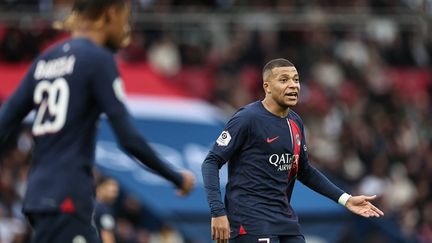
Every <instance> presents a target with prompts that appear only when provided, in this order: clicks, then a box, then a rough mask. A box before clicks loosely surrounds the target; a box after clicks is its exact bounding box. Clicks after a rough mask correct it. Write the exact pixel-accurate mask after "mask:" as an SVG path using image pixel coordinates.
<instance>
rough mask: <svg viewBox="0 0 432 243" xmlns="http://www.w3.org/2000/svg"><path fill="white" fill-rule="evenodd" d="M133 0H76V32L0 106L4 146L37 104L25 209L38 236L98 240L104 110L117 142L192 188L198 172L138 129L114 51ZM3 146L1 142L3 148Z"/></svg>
mask: <svg viewBox="0 0 432 243" xmlns="http://www.w3.org/2000/svg"><path fill="white" fill-rule="evenodd" d="M129 14H130V3H129V1H127V0H76V1H75V2H74V5H73V8H72V14H71V16H70V18H69V19H68V21H67V22H66V24H67V25H66V26H67V27H69V28H70V30H71V31H72V38H71V39H69V40H67V41H65V42H63V43H60V44H58V45H56V46H54V47H52V48H51V49H49V50H48V51H47V52H45V53H43V54H41V55H40V56H39V57H37V58H36V59H35V61H34V62H33V64H32V65H31V67H30V69H29V71H28V73H27V74H26V76H25V77H24V78H23V80H22V82H21V84H20V86H19V87H18V89H17V90H16V92H15V93H14V94H13V95H12V96H11V97H10V98H9V99H8V100H7V102H6V103H5V104H4V105H3V106H2V109H1V110H0V147H2V146H4V141H5V140H6V139H7V137H8V136H9V133H10V131H13V130H14V128H15V127H16V126H18V125H19V124H20V123H21V121H22V119H23V118H24V117H25V116H26V115H27V114H28V113H29V112H30V111H31V110H33V109H34V110H35V111H36V115H35V120H34V124H33V127H32V132H33V135H34V139H35V147H34V151H33V165H32V168H31V170H30V173H29V176H28V188H27V192H26V195H25V199H24V203H23V211H24V213H25V214H26V215H27V217H28V218H29V222H30V224H31V225H32V228H33V236H32V242H33V243H36V242H41V243H50V242H59V243H64V242H72V243H84V242H100V240H99V239H98V237H97V233H96V230H95V228H94V227H93V226H92V222H91V220H92V219H91V218H92V212H93V207H94V181H93V175H92V166H93V161H94V151H95V143H96V141H95V140H96V139H95V135H96V127H97V122H98V120H99V116H100V115H101V113H105V114H106V115H107V117H108V119H109V121H110V123H111V125H112V128H113V130H114V132H115V134H116V136H117V139H118V142H119V144H120V145H121V146H122V147H123V148H124V150H125V151H127V152H128V153H129V154H130V155H132V156H133V157H135V158H136V159H137V160H138V161H140V162H141V163H143V164H145V165H146V166H148V167H149V168H150V169H152V170H154V171H155V172H157V173H159V174H160V175H162V176H163V177H164V178H166V179H168V180H169V181H171V182H172V183H173V184H174V185H175V186H176V187H177V188H179V193H180V194H182V195H186V194H188V193H189V192H190V190H191V189H192V187H193V184H194V177H193V175H192V173H190V172H188V171H185V172H177V171H175V170H173V169H171V168H170V167H169V166H168V165H166V164H165V163H164V162H163V161H161V159H160V158H159V157H158V156H157V155H156V154H155V153H154V151H153V150H152V149H151V148H150V147H149V145H148V143H147V142H146V141H145V140H144V139H143V138H142V137H141V135H139V131H138V130H137V129H136V127H135V125H134V124H133V123H132V121H131V120H132V119H131V116H130V115H129V113H128V111H127V109H126V107H125V105H124V104H123V90H122V81H121V79H120V77H119V72H118V69H117V66H116V63H115V60H114V56H113V54H112V52H111V51H114V50H117V49H118V48H120V47H122V46H123V45H124V44H125V43H126V42H127V40H128V38H129V36H130V33H129V32H130V28H129ZM0 150H1V149H0Z"/></svg>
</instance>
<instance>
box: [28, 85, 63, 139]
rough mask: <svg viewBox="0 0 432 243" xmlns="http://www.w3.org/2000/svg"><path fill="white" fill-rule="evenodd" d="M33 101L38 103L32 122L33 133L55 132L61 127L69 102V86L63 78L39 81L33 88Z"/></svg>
mask: <svg viewBox="0 0 432 243" xmlns="http://www.w3.org/2000/svg"><path fill="white" fill-rule="evenodd" d="M33 101H34V103H35V104H37V105H39V109H38V110H37V113H36V118H35V121H34V123H33V135H34V136H40V135H44V134H46V133H56V132H58V131H59V130H60V129H62V128H63V126H64V125H65V122H66V114H67V110H68V104H69V86H68V83H67V82H66V80H65V79H64V78H58V79H56V80H54V82H52V83H51V82H49V81H46V80H42V81H40V82H39V83H38V84H37V85H36V88H35V90H34V96H33Z"/></svg>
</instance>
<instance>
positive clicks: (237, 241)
mask: <svg viewBox="0 0 432 243" xmlns="http://www.w3.org/2000/svg"><path fill="white" fill-rule="evenodd" d="M229 242H230V243H280V241H279V238H278V237H277V236H272V235H260V236H256V235H239V236H237V237H235V238H233V239H230V241H229Z"/></svg>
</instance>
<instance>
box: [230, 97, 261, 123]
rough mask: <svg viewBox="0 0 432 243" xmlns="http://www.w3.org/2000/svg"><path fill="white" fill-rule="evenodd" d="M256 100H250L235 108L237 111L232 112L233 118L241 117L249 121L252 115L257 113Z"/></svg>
mask: <svg viewBox="0 0 432 243" xmlns="http://www.w3.org/2000/svg"><path fill="white" fill-rule="evenodd" d="M258 102H260V101H256V102H252V103H250V104H247V105H245V106H243V107H241V108H240V109H238V110H237V112H236V113H235V114H234V116H233V118H237V119H242V120H245V121H248V120H249V121H250V120H251V118H252V117H254V116H256V113H257V108H258V107H257V106H258Z"/></svg>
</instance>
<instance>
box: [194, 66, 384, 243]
mask: <svg viewBox="0 0 432 243" xmlns="http://www.w3.org/2000/svg"><path fill="white" fill-rule="evenodd" d="M263 81H264V82H263V88H264V91H265V98H264V100H262V101H256V102H254V103H251V104H249V105H246V106H245V107H243V108H241V109H240V110H239V111H238V112H237V113H236V114H235V115H234V116H233V117H232V118H231V120H230V121H228V123H227V124H226V126H225V129H224V131H223V132H222V133H221V135H220V136H219V138H218V139H217V141H216V143H215V145H214V146H213V149H212V150H211V151H210V152H209V154H208V155H207V158H206V159H205V161H204V163H203V164H202V175H203V178H204V184H205V189H206V192H207V199H208V202H209V205H210V208H211V215H212V220H211V231H212V238H213V239H216V240H217V241H218V242H228V239H230V240H229V242H234V243H254V242H257V243H258V242H262V243H297V242H298V243H300V242H305V240H304V237H303V235H302V234H301V231H300V226H299V223H298V218H297V216H296V214H295V212H294V211H293V209H292V207H291V205H290V199H291V194H292V191H293V188H294V183H295V180H296V179H298V180H299V181H301V182H302V183H303V184H305V185H306V186H308V187H309V188H311V189H313V190H314V191H316V192H319V193H320V194H322V195H324V196H326V197H328V198H330V199H332V200H334V201H336V202H339V203H340V204H342V205H344V206H345V207H346V208H348V209H349V210H350V211H351V212H353V213H355V214H358V215H361V216H364V217H380V216H382V215H384V214H383V212H382V211H381V210H379V209H378V208H376V207H375V206H374V205H372V204H371V203H370V202H369V201H370V200H373V199H374V198H375V196H363V195H362V196H351V195H349V194H347V193H345V192H344V191H342V190H341V189H339V188H338V187H337V186H336V185H334V184H333V183H332V182H330V181H329V180H328V179H327V178H326V177H325V176H324V175H323V174H321V173H320V172H319V171H318V170H317V169H315V168H314V167H313V166H312V165H311V164H309V160H308V155H307V148H306V139H305V136H304V129H303V122H302V120H301V119H300V117H299V116H298V115H297V114H296V113H295V112H294V111H293V110H292V109H290V108H291V107H293V106H295V105H296V104H297V101H298V96H299V93H300V80H299V75H298V73H297V70H296V68H295V67H294V65H293V64H292V63H291V62H289V61H288V60H285V59H275V60H272V61H270V62H268V63H267V64H266V65H265V67H264V69H263ZM227 161H229V163H228V184H227V186H226V195H225V206H224V204H223V203H222V200H221V194H220V187H219V169H220V168H221V167H222V165H224V164H225V163H226V162H227Z"/></svg>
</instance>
